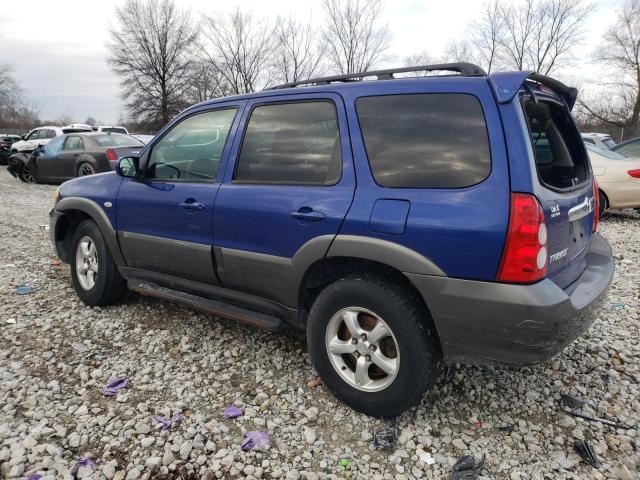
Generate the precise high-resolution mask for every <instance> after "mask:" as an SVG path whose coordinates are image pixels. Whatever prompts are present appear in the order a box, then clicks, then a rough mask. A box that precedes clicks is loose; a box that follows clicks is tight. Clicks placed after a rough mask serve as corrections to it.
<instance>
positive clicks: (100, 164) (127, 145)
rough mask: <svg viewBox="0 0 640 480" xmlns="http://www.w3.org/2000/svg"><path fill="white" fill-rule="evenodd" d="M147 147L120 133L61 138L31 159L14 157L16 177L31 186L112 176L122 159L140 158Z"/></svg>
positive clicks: (36, 151)
mask: <svg viewBox="0 0 640 480" xmlns="http://www.w3.org/2000/svg"><path fill="white" fill-rule="evenodd" d="M142 146H143V144H142V142H140V141H139V140H136V139H135V138H133V137H130V136H129V135H120V134H117V133H76V134H65V135H59V136H57V137H55V138H54V139H53V140H51V141H50V142H49V143H47V144H46V145H43V146H42V147H39V148H38V149H37V150H35V151H34V152H33V153H32V154H31V156H30V157H26V155H23V154H18V155H15V156H13V157H11V159H12V160H14V164H13V165H11V166H10V171H11V173H12V174H13V175H15V176H17V177H18V178H20V180H23V181H25V182H27V183H32V182H45V183H59V182H63V181H65V180H68V179H70V178H74V177H82V176H85V175H93V174H94V173H101V172H110V171H111V170H113V167H114V165H115V164H116V162H117V161H118V158H120V157H122V156H128V155H137V154H138V153H139V151H140V149H141V148H142Z"/></svg>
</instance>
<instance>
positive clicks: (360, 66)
mask: <svg viewBox="0 0 640 480" xmlns="http://www.w3.org/2000/svg"><path fill="white" fill-rule="evenodd" d="M324 11H325V15H326V26H325V30H324V38H325V40H326V42H327V56H328V60H329V62H330V63H331V64H332V66H333V68H334V69H336V70H337V71H338V72H340V73H357V72H363V71H366V70H369V69H370V68H371V67H374V66H375V65H376V64H378V63H380V62H381V61H383V60H384V59H385V54H386V52H387V51H388V50H389V46H390V42H391V33H390V32H389V29H388V28H387V27H386V26H385V25H381V24H380V16H381V14H382V3H381V1H380V0H324Z"/></svg>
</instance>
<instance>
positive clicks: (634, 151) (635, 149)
mask: <svg viewBox="0 0 640 480" xmlns="http://www.w3.org/2000/svg"><path fill="white" fill-rule="evenodd" d="M616 152H618V153H621V154H622V155H624V156H626V157H640V141H639V142H634V143H627V144H626V145H622V146H620V147H618V148H616Z"/></svg>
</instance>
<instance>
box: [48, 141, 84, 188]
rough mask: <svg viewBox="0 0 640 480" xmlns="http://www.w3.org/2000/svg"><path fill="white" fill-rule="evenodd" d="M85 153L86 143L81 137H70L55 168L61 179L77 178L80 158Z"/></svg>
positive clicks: (63, 146) (56, 174) (57, 175)
mask: <svg viewBox="0 0 640 480" xmlns="http://www.w3.org/2000/svg"><path fill="white" fill-rule="evenodd" d="M83 153H84V142H83V141H82V137H80V136H79V135H68V136H67V139H66V140H65V142H64V144H63V145H62V151H61V152H60V154H59V155H58V161H57V162H56V164H55V166H54V173H55V176H56V177H59V178H73V177H75V176H77V174H78V172H77V171H76V170H77V166H78V165H76V164H77V162H78V157H80V155H82V154H83Z"/></svg>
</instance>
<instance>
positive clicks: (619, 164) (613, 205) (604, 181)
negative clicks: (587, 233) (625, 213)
mask: <svg viewBox="0 0 640 480" xmlns="http://www.w3.org/2000/svg"><path fill="white" fill-rule="evenodd" d="M587 152H588V153H589V159H590V160H591V167H592V168H593V174H594V175H595V176H596V180H597V181H598V187H599V188H598V189H599V195H600V214H601V215H602V214H603V213H604V212H605V211H607V210H608V209H619V208H635V209H640V158H633V157H624V156H622V155H620V154H619V153H618V152H613V151H611V150H604V149H600V148H595V147H593V146H592V145H588V144H587Z"/></svg>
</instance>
